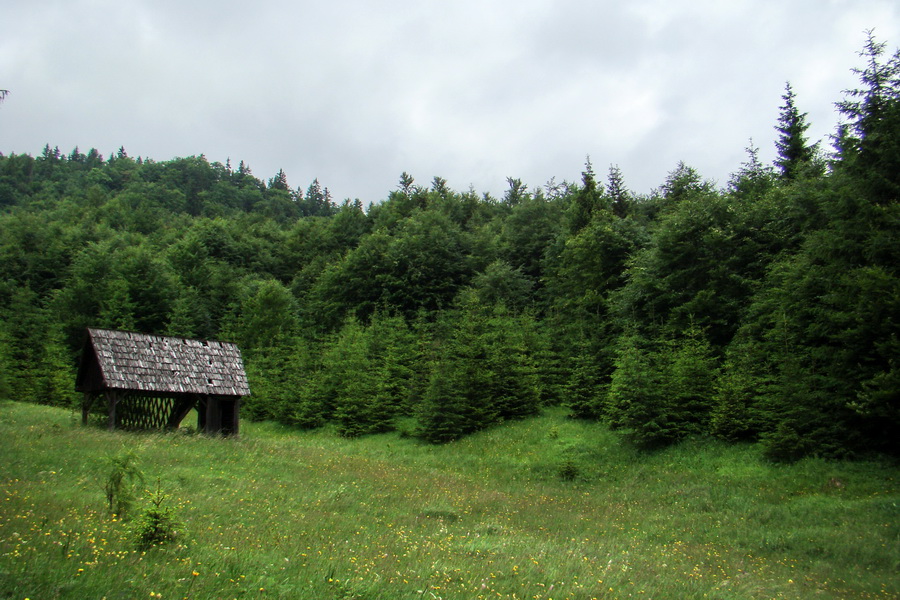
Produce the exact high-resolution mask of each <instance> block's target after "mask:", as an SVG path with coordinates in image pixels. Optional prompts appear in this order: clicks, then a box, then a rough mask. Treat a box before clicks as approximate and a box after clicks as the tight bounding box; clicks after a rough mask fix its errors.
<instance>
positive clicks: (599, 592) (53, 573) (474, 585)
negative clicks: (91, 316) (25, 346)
mask: <svg viewBox="0 0 900 600" xmlns="http://www.w3.org/2000/svg"><path fill="white" fill-rule="evenodd" d="M78 420H79V419H78V418H77V417H76V415H75V414H74V413H72V412H70V411H66V410H64V409H59V408H49V407H42V406H37V405H33V404H24V403H12V402H4V403H0V439H2V440H3V441H2V445H0V598H14V599H17V600H22V599H23V598H30V599H32V600H38V599H44V598H61V599H62V598H72V599H76V598H77V599H79V600H81V599H85V598H97V599H100V598H107V599H110V600H111V599H113V598H123V599H124V598H142V599H146V598H164V599H172V598H196V599H206V598H211V599H218V598H285V599H292V600H296V599H309V600H314V599H315V600H326V599H345V600H346V599H360V600H362V599H375V598H380V599H385V600H387V599H391V600H394V599H407V598H408V599H413V598H427V599H432V600H433V599H436V598H442V599H450V598H458V599H475V598H520V599H526V598H528V599H550V598H553V599H555V600H562V599H565V598H570V599H589V598H604V599H613V598H719V599H728V598H734V599H738V598H740V599H748V598H798V599H799V598H835V599H836V598H896V597H898V596H900V578H898V569H900V508H898V503H900V484H898V480H897V474H898V471H897V469H896V465H892V464H887V463H876V462H853V463H851V462H827V461H822V460H817V459H805V460H802V461H800V462H798V463H795V464H792V465H773V464H770V463H768V462H765V461H764V460H763V459H762V458H761V457H760V452H759V449H758V448H757V447H754V446H742V445H728V444H724V443H718V442H713V441H708V440H702V441H688V442H686V443H684V444H681V445H678V446H676V447H673V448H670V449H667V450H664V451H661V452H658V453H651V454H645V453H637V452H636V451H634V450H632V449H630V448H628V447H627V446H624V445H623V444H622V442H621V441H620V438H619V437H618V436H615V435H613V434H611V433H610V432H609V431H608V429H606V427H605V426H603V425H599V424H585V423H582V422H579V421H574V420H570V419H568V418H566V415H565V413H563V412H561V411H549V412H545V413H544V414H543V415H541V416H538V417H534V418H530V419H527V420H524V421H521V422H516V423H513V424H506V425H501V426H499V427H495V428H492V429H490V430H487V431H484V432H481V433H478V434H475V435H473V436H470V437H468V438H466V439H464V440H461V441H459V442H454V443H450V444H446V445H442V446H431V445H426V444H423V443H421V442H419V441H416V440H413V439H409V438H404V437H402V436H401V435H400V434H397V433H391V434H384V435H376V436H370V437H367V438H363V439H358V440H347V439H343V438H341V437H339V436H337V435H336V434H335V433H334V432H333V431H331V430H329V429H327V428H326V429H323V430H318V431H316V432H313V433H308V432H298V431H294V430H290V429H287V428H283V427H281V426H277V425H273V424H269V423H246V424H245V426H243V427H242V436H241V437H240V439H214V438H207V437H203V436H196V435H189V434H184V433H174V434H146V433H143V434H137V433H126V432H108V431H105V430H103V429H100V428H95V427H86V428H85V427H82V426H80V424H78ZM129 452H130V453H131V454H132V455H133V456H135V457H136V462H135V463H133V466H135V467H137V469H139V470H140V471H141V472H142V474H143V484H140V483H138V484H136V485H135V490H134V492H135V494H136V496H139V498H138V499H137V500H136V501H135V503H134V505H133V507H132V508H131V517H130V518H125V519H122V518H119V517H117V516H114V515H112V514H110V512H109V510H108V504H107V496H106V489H105V484H106V482H107V480H108V475H109V473H110V468H111V462H110V461H111V459H113V458H117V457H118V458H121V457H123V456H127V455H128V453H129ZM128 481H129V480H128V479H127V478H126V479H125V484H127V483H128ZM127 487H128V486H127V485H124V486H122V487H121V488H120V490H119V491H120V494H124V493H125V492H126V491H127ZM144 489H146V490H150V491H157V492H159V491H161V493H162V495H159V494H157V496H156V498H157V501H158V502H160V508H161V509H171V510H172V511H174V512H173V514H174V516H175V519H176V521H177V522H178V526H177V528H176V532H177V537H176V539H175V541H172V542H170V543H167V544H165V545H161V546H156V547H149V548H146V549H140V548H139V546H138V545H137V544H136V542H135V539H134V530H135V529H136V528H137V527H138V524H139V523H141V516H142V514H144V513H146V511H147V510H148V509H149V508H150V507H151V505H150V503H149V500H150V496H148V495H147V494H145V493H144Z"/></svg>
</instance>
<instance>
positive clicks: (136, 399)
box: [116, 394, 176, 429]
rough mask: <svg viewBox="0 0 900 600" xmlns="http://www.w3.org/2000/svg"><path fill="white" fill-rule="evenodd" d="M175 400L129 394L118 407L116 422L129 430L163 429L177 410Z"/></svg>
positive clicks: (121, 400)
mask: <svg viewBox="0 0 900 600" xmlns="http://www.w3.org/2000/svg"><path fill="white" fill-rule="evenodd" d="M175 404H176V400H175V398H171V397H168V398H155V397H152V396H141V395H135V394H128V395H127V396H125V397H124V398H121V399H120V400H119V402H118V406H117V407H116V421H118V425H119V426H120V427H125V428H127V429H162V428H164V427H166V426H167V425H168V424H169V422H170V419H171V417H172V413H173V411H174V410H175Z"/></svg>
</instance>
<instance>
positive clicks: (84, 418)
mask: <svg viewBox="0 0 900 600" xmlns="http://www.w3.org/2000/svg"><path fill="white" fill-rule="evenodd" d="M96 397H97V396H95V395H94V393H93V392H85V393H84V399H83V400H82V401H81V424H82V425H87V423H88V416H90V414H91V407H92V406H93V405H94V399H95V398H96Z"/></svg>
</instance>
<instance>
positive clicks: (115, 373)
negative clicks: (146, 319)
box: [76, 329, 250, 396]
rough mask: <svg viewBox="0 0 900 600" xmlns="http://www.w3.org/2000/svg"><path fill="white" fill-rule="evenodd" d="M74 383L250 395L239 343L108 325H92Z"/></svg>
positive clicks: (83, 387) (89, 388)
mask: <svg viewBox="0 0 900 600" xmlns="http://www.w3.org/2000/svg"><path fill="white" fill-rule="evenodd" d="M97 371H99V373H97ZM76 389H77V390H78V391H97V390H99V389H119V390H133V391H140V392H163V393H187V394H208V395H213V396H249V395H250V386H249V385H248V383H247V375H246V373H245V372H244V363H243V359H242V358H241V351H240V349H238V347H237V345H235V344H232V343H229V342H217V341H212V340H193V339H188V338H180V337H170V336H160V335H148V334H143V333H132V332H128V331H115V330H110V329H88V340H87V342H86V343H85V348H84V352H83V354H82V360H81V368H80V369H79V372H78V379H77V382H76Z"/></svg>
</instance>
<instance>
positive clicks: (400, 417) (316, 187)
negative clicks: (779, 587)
mask: <svg viewBox="0 0 900 600" xmlns="http://www.w3.org/2000/svg"><path fill="white" fill-rule="evenodd" d="M861 61H862V66H861V67H860V68H859V69H858V71H857V74H858V75H859V87H858V89H855V90H851V91H849V92H844V94H843V96H842V99H840V101H839V102H838V104H837V106H838V109H839V113H840V115H841V118H842V124H841V125H840V126H839V128H838V131H837V133H836V135H835V139H834V140H833V145H832V147H828V148H825V147H821V146H820V145H819V144H817V143H813V142H811V141H810V140H808V139H807V137H806V130H807V128H808V125H809V124H808V123H807V122H806V115H805V113H803V112H802V110H801V108H800V104H801V100H802V99H798V98H796V97H795V95H794V93H793V91H792V89H791V88H790V86H789V85H788V86H787V87H786V90H785V94H784V96H783V104H782V106H781V107H780V110H781V112H780V118H779V119H778V121H777V123H774V124H773V125H775V129H774V132H775V139H774V143H775V145H776V148H777V159H776V161H775V163H774V164H773V165H765V164H761V162H760V161H759V159H758V152H757V149H756V148H754V147H753V146H752V144H751V147H750V148H748V150H747V160H746V162H745V163H744V164H742V165H739V166H736V170H735V173H734V174H733V176H732V177H731V178H730V180H729V181H728V182H726V183H725V184H724V185H720V184H717V183H715V182H711V181H707V180H705V179H704V178H703V176H702V174H700V173H698V172H696V171H695V170H694V169H692V168H691V167H690V166H688V165H685V164H678V165H676V166H675V167H674V168H673V170H672V171H671V172H670V173H669V175H668V177H667V178H666V180H665V181H664V182H663V183H662V185H661V186H660V187H659V188H658V190H656V191H654V192H653V193H650V194H647V195H637V194H634V193H633V192H631V191H629V189H628V187H627V185H626V175H627V174H623V173H621V172H620V170H619V169H618V168H617V167H615V166H612V167H610V168H609V170H608V172H607V173H605V174H602V175H601V174H598V173H597V172H595V171H594V168H593V166H592V165H591V163H590V161H588V162H587V163H586V164H585V166H584V171H583V174H582V178H581V181H579V182H573V183H568V182H562V183H557V182H555V181H551V182H549V183H547V184H546V185H543V186H540V187H530V186H528V185H526V184H525V183H523V182H522V181H520V180H517V179H512V178H510V179H509V189H508V190H507V191H506V192H505V193H504V194H503V197H502V198H493V197H491V196H490V195H482V194H479V193H477V192H476V191H474V190H470V191H466V192H460V191H457V190H454V189H452V188H451V187H449V185H448V183H447V182H446V181H445V180H443V179H441V178H440V177H434V179H433V180H432V181H431V182H429V183H428V184H424V185H423V184H421V183H418V182H416V181H415V180H414V179H413V177H411V176H410V175H409V174H407V173H403V174H402V175H401V176H400V180H399V183H398V186H397V189H395V190H393V191H391V192H390V193H388V194H387V197H386V198H384V199H382V200H381V201H379V202H375V203H373V204H371V205H369V206H364V205H363V203H361V202H360V201H344V202H343V203H337V202H335V201H334V200H333V199H332V198H331V196H330V194H329V192H328V190H327V188H325V187H323V186H322V185H321V184H320V183H319V182H318V181H313V182H312V183H311V184H309V185H308V186H307V187H306V188H305V190H304V189H303V188H302V187H297V188H292V187H291V185H290V184H289V183H288V178H287V176H286V174H285V173H284V172H279V173H278V174H276V175H275V176H274V177H272V178H271V179H268V180H266V181H263V180H260V179H259V178H257V177H256V176H254V175H253V174H252V173H251V171H250V169H249V168H248V167H247V166H246V165H244V164H243V163H241V164H240V165H239V166H238V167H237V168H234V167H233V166H232V165H230V164H225V165H223V164H220V163H209V162H208V161H207V160H206V159H205V158H204V157H203V156H199V157H188V158H177V159H173V160H168V161H164V162H157V161H155V160H151V159H148V158H133V157H130V156H128V155H127V153H126V151H125V150H124V148H123V149H120V150H119V151H118V152H114V153H113V154H111V155H109V156H106V157H104V156H102V155H101V154H100V153H99V152H97V151H96V150H93V149H92V150H90V151H89V152H87V153H86V154H85V153H83V152H82V151H80V150H79V149H78V148H75V149H73V150H71V151H70V152H69V153H68V154H66V153H64V152H61V151H60V150H58V149H56V148H51V147H50V146H49V145H48V146H47V148H46V149H45V150H44V152H43V153H42V154H41V155H40V156H37V157H32V156H29V155H23V154H11V155H9V156H0V396H3V397H9V398H13V399H21V400H29V401H34V402H40V403H51V404H64V405H67V404H70V403H73V402H77V399H76V398H75V394H74V392H73V390H72V388H73V385H74V369H75V366H76V360H77V355H78V352H79V350H80V347H81V343H82V341H83V336H84V329H85V327H87V326H94V327H111V328H123V329H129V330H136V331H141V332H147V333H161V334H173V335H183V336H196V337H203V338H218V339H226V340H231V341H234V342H237V343H238V344H239V345H240V347H241V348H242V350H243V352H244V358H245V362H246V365H247V369H248V373H249V376H250V378H251V387H252V390H253V396H252V397H250V398H248V399H247V401H246V405H245V407H246V408H245V415H247V416H249V417H250V418H254V419H273V420H277V421H280V422H283V423H287V424H292V425H296V426H300V427H318V426H321V425H323V424H325V423H334V424H335V425H336V427H337V428H338V430H339V431H340V432H341V433H342V434H344V435H347V436H359V435H365V434H369V433H373V432H380V431H386V430H391V429H397V428H400V429H402V430H403V431H406V432H408V433H409V434H411V435H415V436H418V437H421V438H422V439H424V440H428V441H431V442H444V441H449V440H452V439H455V438H458V437H460V436H463V435H466V434H468V433H471V432H474V431H476V430H479V429H482V428H485V427H488V426H490V425H492V424H495V423H499V422H501V421H504V420H509V419H517V418H521V417H524V416H527V415H531V414H534V413H536V412H537V411H538V410H540V408H541V407H542V406H545V405H566V406H568V407H570V408H571V410H572V414H573V415H574V416H576V417H579V418H585V419H599V420H603V421H605V422H608V423H609V424H610V425H611V426H613V427H614V428H616V429H618V430H620V431H621V432H622V434H623V436H625V437H626V438H627V439H628V440H630V441H632V442H633V443H636V444H638V445H640V446H642V447H658V446H661V445H667V444H672V443H676V442H678V441H679V440H681V439H683V438H685V437H688V436H692V435H713V436H718V437H721V438H724V439H728V440H735V441H737V440H759V441H760V442H761V443H762V444H764V446H765V448H766V452H767V454H768V456H769V457H771V458H772V459H776V460H792V459H796V458H799V457H802V456H805V455H809V454H817V455H823V456H853V455H859V454H861V453H866V452H872V451H877V452H889V453H893V454H895V455H896V454H897V453H898V452H900V447H898V445H897V441H896V440H897V439H900V398H898V395H900V373H898V364H897V362H898V358H900V340H898V322H900V280H898V270H900V235H898V233H900V203H898V199H900V54H897V53H894V54H888V53H886V52H885V46H884V45H883V44H880V43H878V42H877V41H875V40H874V39H873V38H872V37H870V38H869V40H868V42H867V44H866V46H865V48H864V50H863V52H862V53H861ZM836 93H837V94H839V93H840V92H839V91H838V92H836Z"/></svg>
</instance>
